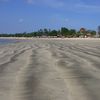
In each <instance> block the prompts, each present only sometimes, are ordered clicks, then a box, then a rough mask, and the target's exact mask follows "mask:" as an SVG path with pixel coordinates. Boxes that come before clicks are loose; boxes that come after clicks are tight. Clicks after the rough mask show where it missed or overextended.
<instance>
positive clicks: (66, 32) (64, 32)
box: [0, 27, 96, 38]
mask: <svg viewBox="0 0 100 100" xmlns="http://www.w3.org/2000/svg"><path fill="white" fill-rule="evenodd" d="M85 35H86V36H88V35H91V36H92V37H93V36H95V35H96V31H94V30H87V31H84V32H80V31H78V32H77V31H76V30H75V29H68V28H66V27H62V28H61V29H60V30H55V29H54V30H51V29H46V28H45V29H40V30H38V31H36V32H30V33H27V32H24V33H15V34H0V37H44V36H45V37H48V36H49V37H68V38H70V37H80V36H83V37H84V36H85Z"/></svg>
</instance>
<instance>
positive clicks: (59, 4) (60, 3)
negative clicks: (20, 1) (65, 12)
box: [27, 0, 64, 8]
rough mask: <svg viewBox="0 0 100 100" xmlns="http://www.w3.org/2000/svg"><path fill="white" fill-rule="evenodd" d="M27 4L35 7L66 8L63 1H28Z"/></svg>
mask: <svg viewBox="0 0 100 100" xmlns="http://www.w3.org/2000/svg"><path fill="white" fill-rule="evenodd" d="M27 3H28V4H35V5H43V6H44V5H45V6H48V7H53V8H58V7H63V6H64V2H63V1H62V0H27Z"/></svg>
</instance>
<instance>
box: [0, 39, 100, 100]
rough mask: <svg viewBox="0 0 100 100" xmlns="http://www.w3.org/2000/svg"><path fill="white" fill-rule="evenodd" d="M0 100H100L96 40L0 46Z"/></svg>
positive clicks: (36, 41) (99, 44)
mask: <svg viewBox="0 0 100 100" xmlns="http://www.w3.org/2000/svg"><path fill="white" fill-rule="evenodd" d="M0 100H100V39H82V40H81V39H33V40H31V41H28V42H20V43H16V44H9V45H6V46H3V45H2V46H0Z"/></svg>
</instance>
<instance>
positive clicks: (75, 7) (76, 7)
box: [27, 0, 100, 13]
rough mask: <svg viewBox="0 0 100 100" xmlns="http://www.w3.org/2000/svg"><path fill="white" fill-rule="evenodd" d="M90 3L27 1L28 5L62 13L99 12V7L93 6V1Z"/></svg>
mask: <svg viewBox="0 0 100 100" xmlns="http://www.w3.org/2000/svg"><path fill="white" fill-rule="evenodd" d="M91 2H92V3H91ZM91 2H89V1H88V2H86V1H85V0H27V3H28V4H34V5H38V6H46V7H51V8H56V9H58V10H63V11H74V12H80V13H81V12H83V13H85V12H86V13H87V12H90V13H94V12H100V10H99V9H100V6H99V5H95V3H94V4H93V1H91Z"/></svg>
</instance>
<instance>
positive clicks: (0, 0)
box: [0, 0, 9, 2]
mask: <svg viewBox="0 0 100 100" xmlns="http://www.w3.org/2000/svg"><path fill="white" fill-rule="evenodd" d="M8 1H9V0H0V2H8Z"/></svg>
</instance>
